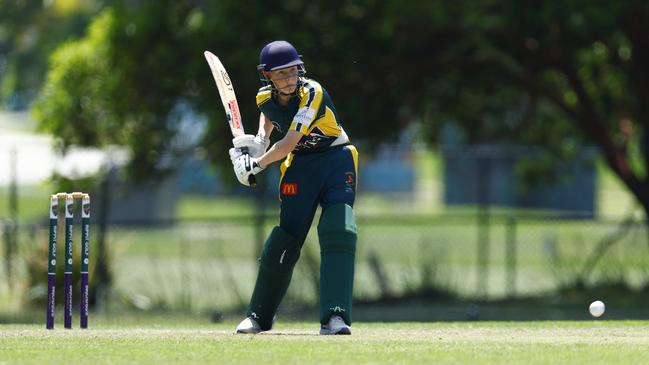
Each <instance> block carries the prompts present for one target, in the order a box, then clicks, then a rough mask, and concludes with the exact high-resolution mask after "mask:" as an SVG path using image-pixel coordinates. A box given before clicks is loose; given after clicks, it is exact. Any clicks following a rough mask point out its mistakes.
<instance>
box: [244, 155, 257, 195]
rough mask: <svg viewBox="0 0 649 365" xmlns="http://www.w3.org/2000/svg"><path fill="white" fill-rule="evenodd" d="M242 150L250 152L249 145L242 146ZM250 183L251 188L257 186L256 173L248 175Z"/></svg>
mask: <svg viewBox="0 0 649 365" xmlns="http://www.w3.org/2000/svg"><path fill="white" fill-rule="evenodd" d="M241 152H243V153H245V154H246V155H247V154H249V153H248V147H241ZM248 184H249V185H250V187H251V188H256V187H257V179H256V178H255V175H252V174H250V176H248Z"/></svg>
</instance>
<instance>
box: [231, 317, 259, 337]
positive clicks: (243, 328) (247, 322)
mask: <svg viewBox="0 0 649 365" xmlns="http://www.w3.org/2000/svg"><path fill="white" fill-rule="evenodd" d="M261 331H262V329H261V327H259V323H257V321H255V320H254V319H252V318H250V317H248V318H246V319H244V320H243V321H241V323H239V325H238V326H237V333H252V334H255V333H259V332H261Z"/></svg>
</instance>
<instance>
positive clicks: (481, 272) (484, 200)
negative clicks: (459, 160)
mask: <svg viewBox="0 0 649 365" xmlns="http://www.w3.org/2000/svg"><path fill="white" fill-rule="evenodd" d="M490 174H491V165H490V160H489V158H484V159H482V158H480V159H478V182H477V190H478V247H477V253H478V262H477V263H478V267H477V270H476V273H477V275H478V276H477V278H476V285H477V290H476V294H477V296H478V297H479V298H484V297H486V296H487V293H488V290H487V286H488V285H489V284H488V283H489V225H490V222H489V214H490V212H489V205H490V204H491V197H490V185H491V184H490V179H489V177H490Z"/></svg>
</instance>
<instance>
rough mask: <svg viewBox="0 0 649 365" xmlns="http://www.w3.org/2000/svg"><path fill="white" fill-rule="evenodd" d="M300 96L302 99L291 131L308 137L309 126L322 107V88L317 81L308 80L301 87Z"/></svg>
mask: <svg viewBox="0 0 649 365" xmlns="http://www.w3.org/2000/svg"><path fill="white" fill-rule="evenodd" d="M298 95H299V97H300V105H299V106H298V109H297V113H296V114H295V116H294V117H293V121H292V122H291V126H290V128H289V129H290V130H294V131H297V132H300V133H302V134H304V135H308V134H309V126H310V125H311V123H313V121H314V120H315V119H316V117H317V116H318V112H319V110H320V108H321V106H322V98H323V92H322V86H320V84H319V83H317V82H316V81H313V80H307V81H306V82H304V84H302V86H301V87H300V90H299V91H298Z"/></svg>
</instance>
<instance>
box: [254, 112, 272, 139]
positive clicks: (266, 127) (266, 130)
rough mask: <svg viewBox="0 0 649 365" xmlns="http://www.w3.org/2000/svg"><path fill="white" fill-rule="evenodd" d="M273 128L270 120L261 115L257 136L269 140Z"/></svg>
mask: <svg viewBox="0 0 649 365" xmlns="http://www.w3.org/2000/svg"><path fill="white" fill-rule="evenodd" d="M273 128H274V126H273V123H272V122H271V121H270V119H268V118H267V117H266V115H265V114H264V113H259V130H258V131H257V135H258V136H259V137H260V138H262V139H264V140H268V139H269V138H270V134H271V133H272V132H273Z"/></svg>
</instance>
